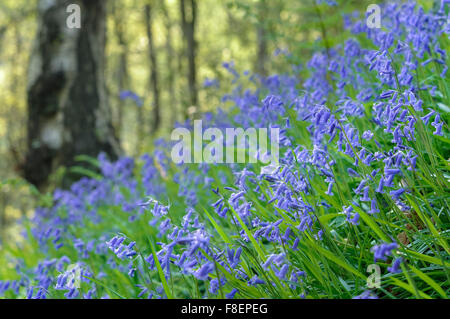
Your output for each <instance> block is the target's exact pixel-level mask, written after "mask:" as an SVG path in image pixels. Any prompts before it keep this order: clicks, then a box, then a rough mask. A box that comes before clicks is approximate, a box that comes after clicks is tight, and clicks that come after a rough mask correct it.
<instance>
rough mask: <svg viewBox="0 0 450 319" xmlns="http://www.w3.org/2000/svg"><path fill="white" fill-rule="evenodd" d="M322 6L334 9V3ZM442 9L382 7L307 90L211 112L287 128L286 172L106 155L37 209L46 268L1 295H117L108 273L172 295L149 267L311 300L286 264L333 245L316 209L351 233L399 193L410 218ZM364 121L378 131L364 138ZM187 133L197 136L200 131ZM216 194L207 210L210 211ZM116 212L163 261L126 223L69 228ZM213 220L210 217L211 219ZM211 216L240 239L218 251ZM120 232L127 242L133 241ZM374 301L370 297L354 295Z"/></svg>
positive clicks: (356, 28)
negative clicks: (411, 175)
mask: <svg viewBox="0 0 450 319" xmlns="http://www.w3.org/2000/svg"><path fill="white" fill-rule="evenodd" d="M317 2H318V3H319V4H320V3H322V2H323V3H327V4H328V5H336V3H335V1H317ZM444 5H445V1H442V5H441V7H440V8H438V9H437V10H435V11H432V12H429V13H426V12H424V10H423V9H422V8H420V7H418V6H417V5H416V4H414V3H413V2H406V3H403V4H397V3H393V4H387V5H385V6H384V7H383V21H382V23H383V26H385V27H384V28H383V29H370V28H368V27H367V26H366V24H365V23H364V20H357V19H355V18H354V17H351V16H348V17H345V23H344V25H345V27H346V28H347V29H348V30H349V31H351V32H352V33H353V34H354V35H355V36H354V37H352V38H351V39H349V40H347V41H346V42H345V43H344V44H342V45H340V46H337V47H335V48H330V49H329V50H328V51H327V52H326V51H319V52H316V53H315V54H314V55H313V56H312V58H311V60H310V61H309V62H308V63H307V65H306V68H307V69H308V70H309V71H310V76H309V77H308V78H306V79H303V81H302V87H301V88H300V79H299V78H298V77H297V76H295V75H272V76H269V77H261V76H258V75H250V74H248V73H244V75H243V76H245V77H249V79H250V81H251V82H252V83H254V84H255V85H256V87H257V88H256V89H254V90H252V89H246V90H245V89H244V88H243V87H242V86H241V85H236V89H235V90H234V91H233V92H232V93H230V94H228V95H226V96H224V97H223V100H222V101H223V102H224V103H225V102H227V103H231V104H232V105H234V108H233V109H232V111H225V110H221V109H219V110H218V111H217V112H216V113H215V114H212V113H207V114H205V115H204V123H206V125H204V128H205V129H206V128H207V127H218V128H226V127H232V126H234V127H242V128H244V129H245V128H249V127H257V128H259V127H279V128H281V130H280V146H281V154H280V160H279V164H278V165H273V164H271V165H268V166H265V167H262V168H261V169H260V170H259V171H258V170H256V169H255V166H254V165H252V164H249V165H246V166H244V167H243V166H238V165H233V164H230V165H228V166H229V167H227V169H229V170H231V172H232V174H228V175H227V174H225V173H224V170H223V169H219V167H218V165H217V167H216V166H215V165H204V164H202V165H197V166H193V165H187V164H182V163H181V164H177V165H171V163H170V157H169V155H167V154H170V146H171V143H169V142H165V141H163V140H159V141H157V143H156V151H155V152H154V153H153V154H152V155H144V156H143V157H142V158H141V159H140V160H138V161H135V160H133V159H131V158H126V157H124V158H121V159H119V160H118V161H117V162H110V161H109V160H108V159H107V158H106V157H105V156H104V155H100V156H99V159H98V161H99V165H100V169H101V173H102V176H103V178H102V179H88V178H83V179H81V180H80V181H78V182H77V183H75V184H73V186H72V187H71V188H70V189H69V190H57V191H56V192H55V193H54V196H53V200H54V205H53V206H52V207H51V208H38V209H37V210H36V214H35V218H34V220H33V228H32V232H31V235H32V236H33V237H34V238H35V239H36V240H37V242H38V243H39V247H40V249H41V251H42V253H43V254H44V255H46V256H48V259H45V260H43V261H42V262H41V263H39V265H38V267H37V268H36V269H24V266H23V264H22V263H21V262H20V261H16V262H17V272H18V273H19V274H20V275H21V279H20V280H16V281H0V295H4V294H6V293H7V292H8V291H14V292H15V294H16V295H18V294H20V293H21V291H23V293H22V294H23V296H25V297H29V298H46V297H48V296H49V295H48V293H49V291H50V290H51V288H54V289H56V290H64V291H65V294H64V296H65V297H67V298H79V297H84V298H108V297H110V296H109V295H108V293H109V292H108V291H102V293H101V294H100V293H99V292H98V291H97V290H96V289H97V288H96V287H97V286H96V285H95V283H94V282H93V281H90V280H89V279H88V278H91V277H95V278H96V279H97V280H98V279H102V278H105V277H106V272H108V271H110V270H111V269H114V270H117V271H120V272H122V273H124V274H126V275H127V276H129V277H131V278H134V279H136V280H137V281H139V284H137V285H135V287H133V289H134V291H135V293H136V297H139V298H141V297H146V298H165V297H167V296H166V295H165V291H164V289H163V288H162V286H156V287H152V285H151V284H150V279H149V278H146V277H145V274H147V273H148V272H149V271H150V272H156V271H158V269H157V268H158V264H159V265H160V266H161V269H162V271H163V274H164V276H165V277H166V278H167V279H169V278H171V277H172V276H175V275H178V274H180V273H181V274H182V275H183V276H192V277H194V278H195V279H196V280H197V281H199V282H203V283H204V284H205V285H206V287H207V289H206V290H205V291H206V292H205V295H206V294H209V295H215V296H224V297H227V298H234V297H246V295H245V291H244V289H240V287H250V288H249V289H252V290H251V291H258V289H259V287H261V286H267V287H269V288H267V291H270V290H271V289H273V287H277V288H281V289H283V290H286V291H289V293H290V294H291V296H292V297H296V298H303V297H306V296H307V295H308V290H307V288H306V287H307V285H305V282H306V281H307V280H308V274H307V271H306V270H305V269H301V267H300V266H299V264H298V263H295V262H293V259H292V258H290V256H289V255H290V254H295V253H296V252H297V251H298V250H299V246H300V245H301V243H302V241H303V240H304V239H305V238H306V237H308V238H310V237H311V236H312V237H313V238H314V240H316V241H317V242H318V244H319V245H320V244H322V241H323V237H324V231H326V230H325V229H322V227H321V223H320V222H319V220H318V218H317V214H316V212H317V210H319V209H320V210H321V211H323V212H324V213H337V214H338V215H339V216H342V217H343V219H344V224H343V226H342V227H349V228H350V227H357V226H358V225H359V224H360V222H361V216H360V213H359V212H360V211H365V212H366V213H367V214H368V216H378V215H379V214H380V212H381V210H382V209H384V207H383V202H382V201H380V198H382V196H388V197H390V198H391V199H392V201H393V202H394V203H395V205H396V206H397V207H398V208H399V209H400V210H401V211H407V210H410V207H409V206H408V204H407V201H406V200H405V195H407V194H409V193H411V190H410V189H408V188H407V187H406V186H405V183H402V181H403V178H404V173H405V172H411V171H414V170H415V169H416V162H417V157H418V154H417V152H416V150H415V148H414V147H413V145H414V142H415V141H416V138H417V134H418V133H417V132H416V130H417V126H418V121H421V122H422V123H423V124H424V125H425V127H432V128H433V133H432V134H434V135H443V134H444V122H443V119H442V117H441V114H439V112H438V109H436V108H434V107H432V106H431V105H426V103H425V102H424V101H423V100H422V99H421V98H420V92H422V91H425V90H427V91H428V92H430V94H431V95H435V94H437V93H436V92H437V87H436V86H433V85H423V84H422V83H421V82H420V81H417V79H416V75H417V70H418V68H420V67H424V66H426V65H427V64H429V63H431V62H433V63H436V65H437V66H438V68H439V70H440V73H441V74H440V76H442V77H445V76H446V72H447V67H446V58H447V56H446V51H445V50H444V49H443V48H441V47H440V46H439V41H438V39H439V37H441V36H442V35H444V34H445V36H448V35H449V34H450V29H449V26H448V24H447V16H446V15H445V10H444ZM362 34H365V35H366V37H367V38H368V39H369V40H370V41H371V42H372V44H373V45H372V46H371V47H372V48H376V49H366V48H364V47H363V46H362V45H361V44H360V42H359V41H358V40H357V39H358V37H359V36H361V35H362ZM396 65H399V66H400V67H399V69H396ZM224 67H225V68H226V69H227V70H228V71H229V72H230V74H231V75H232V76H233V82H234V83H236V84H237V83H239V79H240V77H241V74H239V72H238V71H237V70H236V69H235V68H234V65H233V64H232V63H225V64H224ZM218 85H219V83H218V82H217V81H215V80H207V81H205V86H209V87H212V86H218ZM352 92H356V93H355V94H352ZM330 97H333V98H330ZM121 98H132V99H134V100H136V101H138V97H137V96H135V95H134V94H132V93H131V92H122V94H121ZM367 106H370V107H369V108H368V107H367ZM292 114H295V118H292V117H291V115H292ZM417 114H418V115H419V117H417ZM292 121H296V122H300V123H302V125H304V126H305V128H306V130H307V132H308V135H309V137H310V139H309V141H307V142H305V143H304V144H298V143H297V142H296V140H295V138H294V134H292V131H294V129H295V127H294V125H293V123H292ZM357 121H365V122H366V123H370V125H371V127H372V126H373V128H371V129H359V128H358V126H357V125H356V124H355V123H356V122H357ZM177 125H180V126H185V127H187V128H191V127H192V124H191V123H189V122H186V123H183V124H177ZM375 131H376V134H375ZM339 157H340V158H345V159H346V160H347V161H348V162H349V165H348V166H347V167H346V168H345V171H344V172H342V171H341V172H340V174H346V175H347V178H346V180H350V181H351V183H349V186H350V188H349V192H350V193H351V196H350V198H346V199H345V203H344V204H342V205H341V206H340V209H339V210H336V209H335V208H333V201H335V200H333V198H334V199H336V198H338V197H339V196H341V194H340V192H341V190H340V189H339V182H340V181H339V176H337V175H336V172H337V171H339V169H340V167H339V165H338V162H337V160H336V159H337V158H339ZM138 164H139V165H138ZM174 166H175V167H174ZM170 174H172V175H170ZM230 175H231V176H232V178H231V176H230ZM136 176H137V177H136ZM213 176H214V177H215V178H213ZM169 179H170V181H168V180H169ZM312 180H314V181H315V182H314V183H312V182H311V181H312ZM169 182H170V183H169ZM165 185H170V187H173V185H176V187H178V190H177V194H176V197H177V198H176V201H177V203H176V205H175V203H173V201H175V199H170V198H167V194H168V192H169V189H168V188H169V187H167V188H166V186H165ZM317 185H322V186H323V187H321V188H322V190H321V191H322V192H323V194H324V195H323V196H322V200H320V201H318V202H311V201H308V199H307V198H308V196H309V195H310V194H312V193H315V192H317V188H315V187H317ZM124 189H125V190H126V191H124ZM205 197H206V198H207V199H208V200H209V202H208V203H205V202H202V198H205ZM171 201H172V203H171ZM180 205H181V206H182V207H183V211H184V215H183V216H181V218H178V217H174V216H172V214H171V212H173V207H174V206H180ZM105 207H108V208H109V210H108V209H107V213H110V214H115V212H117V210H119V211H120V212H121V214H125V215H126V219H127V223H130V225H131V224H133V223H141V222H144V223H142V225H144V226H145V227H148V229H150V228H152V229H153V231H150V230H148V232H149V233H152V234H153V236H154V237H155V238H156V248H155V249H156V251H155V252H153V251H152V250H150V249H149V247H148V242H138V241H137V240H135V238H133V234H132V233H130V234H129V233H128V230H127V229H126V225H125V226H124V225H123V224H122V225H121V224H117V225H115V226H111V227H112V228H113V229H109V231H108V233H105V234H90V237H89V236H86V235H85V236H83V237H82V238H77V237H76V235H75V234H74V233H72V232H71V227H73V225H76V226H77V227H80V228H83V227H88V226H89V225H90V224H94V225H96V224H100V223H102V221H103V220H104V219H105V218H107V217H105ZM205 207H206V208H205ZM262 207H264V208H265V211H262ZM204 210H206V211H208V212H209V213H208V214H209V216H210V217H205V213H204ZM62 212H63V213H62ZM209 218H211V219H212V220H213V221H214V223H217V224H219V225H227V227H228V228H226V229H227V230H229V231H230V234H228V237H229V238H233V240H228V239H226V238H223V239H224V241H227V242H226V243H224V242H221V241H220V238H218V234H217V232H216V231H215V230H214V228H212V227H211V223H210V221H209V220H208V219H209ZM121 227H122V228H121ZM224 229H225V228H224ZM119 233H120V234H123V233H127V235H128V238H127V237H126V236H125V235H117V234H119ZM249 234H250V235H251V236H249ZM253 241H255V242H256V245H259V247H264V249H261V251H259V252H258V253H259V254H261V253H262V254H264V256H257V257H254V256H253V255H252V258H254V259H253V262H255V263H259V265H257V266H255V267H252V269H249V266H248V264H247V263H245V262H244V257H243V255H244V254H246V251H248V250H249V249H250V248H249V247H253V246H254V245H255V242H253ZM125 243H127V244H125ZM66 248H67V249H72V250H73V251H75V254H76V256H77V259H76V260H70V259H68V257H60V258H59V259H58V258H57V259H54V258H51V257H50V256H52V255H51V254H54V252H55V251H57V252H58V251H62V250H64V249H66ZM397 248H398V245H397V244H396V243H382V244H380V245H376V246H374V247H373V248H372V250H371V252H373V257H374V261H375V262H379V261H380V260H381V261H386V260H387V257H389V256H392V253H393V251H394V250H396V249H397ZM64 251H66V250H64ZM364 253H365V254H370V252H364ZM61 254H62V253H61ZM94 257H95V258H98V257H102V258H104V260H106V262H105V263H104V265H102V266H101V267H100V269H97V270H96V272H95V273H93V271H92V270H91V269H89V267H88V266H87V265H88V264H89V263H87V261H88V260H90V259H91V258H94ZM141 257H142V258H141ZM156 259H157V260H156ZM156 261H158V263H157V262H156ZM69 263H77V265H79V268H80V269H81V270H80V272H81V273H82V274H83V276H82V278H83V279H82V286H83V287H84V288H83V293H81V292H80V290H81V288H78V287H76V286H75V285H74V283H73V282H72V281H70V280H73V276H72V275H71V273H68V272H67V270H66V266H67V265H66V264H69ZM401 263H402V259H401V258H396V259H395V260H393V261H392V263H391V265H390V267H389V268H388V270H389V271H390V272H391V273H394V274H395V273H398V272H401V269H400V265H401ZM102 267H103V268H102ZM253 268H254V269H253ZM255 269H256V270H255ZM258 269H262V271H259V272H258V271H257V270H258ZM55 273H58V275H57V276H55V275H54V274H55ZM224 273H226V274H224ZM52 274H53V275H52ZM221 274H222V275H221ZM105 279H107V278H105ZM136 280H134V281H133V282H136ZM236 283H240V284H241V286H237V285H236ZM359 293H360V292H359ZM220 294H222V295H220ZM375 297H376V296H374V295H373V294H372V293H371V292H370V291H365V292H363V293H362V294H360V295H357V296H356V297H355V298H375Z"/></svg>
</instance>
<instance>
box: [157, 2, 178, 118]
mask: <svg viewBox="0 0 450 319" xmlns="http://www.w3.org/2000/svg"><path fill="white" fill-rule="evenodd" d="M161 9H162V11H163V15H164V21H165V27H166V61H167V72H166V73H167V85H168V89H169V103H170V111H171V113H172V116H171V117H170V119H171V123H170V127H172V126H173V125H174V124H175V121H176V120H178V99H177V96H176V93H175V72H174V65H173V62H174V59H175V52H174V49H173V44H172V20H171V18H170V15H169V11H168V10H167V7H166V3H165V0H163V1H161Z"/></svg>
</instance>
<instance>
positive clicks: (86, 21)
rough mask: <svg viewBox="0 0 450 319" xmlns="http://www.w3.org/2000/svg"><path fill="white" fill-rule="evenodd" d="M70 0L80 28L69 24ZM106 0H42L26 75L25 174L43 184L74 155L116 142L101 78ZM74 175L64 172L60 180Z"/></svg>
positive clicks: (109, 149) (113, 147)
mask: <svg viewBox="0 0 450 319" xmlns="http://www.w3.org/2000/svg"><path fill="white" fill-rule="evenodd" d="M70 4H76V5H79V6H80V8H81V28H79V29H78V28H69V27H68V25H67V19H68V17H69V16H70V14H71V13H68V12H67V7H68V6H69V5H70ZM106 5H107V1H105V0H69V1H66V0H41V1H39V3H38V23H39V26H38V32H37V36H36V40H35V44H34V48H33V51H32V54H31V58H30V65H29V75H28V88H27V94H28V153H27V156H26V160H25V170H24V174H25V178H26V179H27V180H29V181H30V182H31V183H33V184H35V185H37V186H45V184H46V182H47V181H48V177H49V175H50V174H51V173H52V172H53V171H54V170H55V168H57V167H59V166H61V165H62V166H66V167H69V166H71V165H73V164H74V157H76V156H77V155H81V154H85V155H90V156H97V155H98V153H99V152H105V153H107V154H108V155H109V156H110V157H111V158H112V159H114V158H116V157H117V156H118V154H119V153H120V146H119V143H118V140H117V138H116V137H115V134H114V130H113V127H112V123H111V114H110V109H109V105H108V99H107V95H106V88H105V79H104V48H105V40H106ZM76 178H77V176H74V175H71V174H70V173H67V174H66V175H65V177H64V184H65V185H69V184H70V183H71V182H72V181H74V180H75V179H76Z"/></svg>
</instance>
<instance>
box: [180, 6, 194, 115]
mask: <svg viewBox="0 0 450 319" xmlns="http://www.w3.org/2000/svg"><path fill="white" fill-rule="evenodd" d="M186 2H187V3H188V4H189V5H188V6H186ZM187 9H188V10H189V11H187ZM180 11H181V27H182V30H183V35H184V38H185V41H186V44H187V47H186V56H187V59H188V85H189V96H190V101H189V102H190V104H191V105H190V106H193V107H198V92H197V73H196V72H197V69H196V63H195V56H196V49H197V44H196V42H195V26H196V20H197V3H196V1H195V0H188V1H185V0H180Z"/></svg>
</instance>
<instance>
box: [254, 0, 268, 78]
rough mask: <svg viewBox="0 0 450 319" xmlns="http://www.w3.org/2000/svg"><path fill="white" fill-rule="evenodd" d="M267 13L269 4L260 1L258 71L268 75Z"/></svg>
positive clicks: (262, 0)
mask: <svg viewBox="0 0 450 319" xmlns="http://www.w3.org/2000/svg"><path fill="white" fill-rule="evenodd" d="M266 14H267V4H266V1H265V0H260V2H259V3H258V25H257V27H256V35H257V43H258V53H257V59H256V71H257V72H258V74H260V75H262V76H267V69H266V64H267V58H268V56H267V32H266V26H265V23H266V22H265V16H266Z"/></svg>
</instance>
